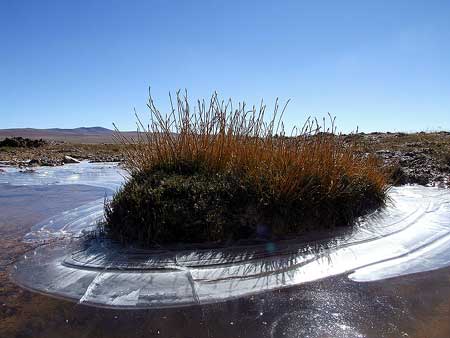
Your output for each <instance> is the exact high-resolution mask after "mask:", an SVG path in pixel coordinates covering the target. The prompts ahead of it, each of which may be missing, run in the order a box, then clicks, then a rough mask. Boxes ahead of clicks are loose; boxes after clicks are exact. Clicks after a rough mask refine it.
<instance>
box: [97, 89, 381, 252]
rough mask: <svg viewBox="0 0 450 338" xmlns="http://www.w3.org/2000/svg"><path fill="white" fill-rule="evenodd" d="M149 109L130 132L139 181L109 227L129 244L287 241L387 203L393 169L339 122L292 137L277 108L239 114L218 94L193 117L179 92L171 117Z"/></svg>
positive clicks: (109, 210)
mask: <svg viewBox="0 0 450 338" xmlns="http://www.w3.org/2000/svg"><path fill="white" fill-rule="evenodd" d="M148 106H149V108H150V112H151V121H150V124H149V126H148V128H145V130H143V131H142V132H141V133H140V134H139V138H138V139H137V140H128V139H125V138H123V137H122V138H121V141H122V142H123V143H126V144H127V147H126V149H127V151H128V153H127V162H126V165H127V169H128V170H129V172H130V174H131V178H130V179H129V181H128V182H127V183H126V184H125V185H124V187H123V188H122V189H121V190H120V191H119V192H118V193H117V194H116V195H115V196H114V198H113V199H112V201H110V202H109V203H107V204H106V206H105V216H106V217H105V224H104V228H105V230H106V231H107V232H108V233H109V234H110V235H111V236H112V237H114V238H117V239H119V240H121V241H123V242H140V243H142V244H146V245H152V244H155V243H202V242H221V241H222V242H223V241H228V240H239V239H243V238H251V237H255V236H264V237H267V236H269V237H272V236H274V237H279V236H285V235H292V234H298V233H301V232H303V231H306V230H313V229H316V228H329V227H335V226H345V225H350V224H352V222H353V221H354V220H355V218H356V217H359V216H361V215H363V214H365V213H367V212H368V211H370V210H373V209H374V208H376V207H379V206H380V205H382V204H383V201H384V199H385V195H386V189H387V184H386V177H385V174H384V173H383V172H382V171H381V170H380V169H379V166H378V163H377V161H376V160H375V159H374V158H372V157H370V156H366V155H364V154H362V153H361V152H360V151H359V148H358V146H357V145H356V144H353V143H348V142H344V141H343V139H342V138H341V137H339V136H338V135H336V133H335V127H334V120H331V122H332V123H331V126H330V127H329V128H326V125H325V124H324V125H322V126H319V124H318V123H317V121H315V120H312V121H311V120H308V121H307V123H306V124H305V125H304V126H303V128H302V129H300V130H298V131H297V132H295V133H293V134H291V135H290V136H289V137H288V136H286V135H285V132H284V127H283V123H282V121H281V118H282V115H283V111H284V109H283V111H282V112H281V114H280V116H279V117H277V115H278V105H276V107H275V112H274V114H273V116H272V118H271V119H270V120H269V121H266V120H265V118H264V112H265V106H261V108H260V109H259V110H256V109H255V108H253V109H251V110H247V109H246V108H245V105H243V104H240V105H239V107H238V108H237V109H235V110H233V109H232V108H231V102H228V103H226V104H225V103H224V102H220V101H219V100H218V98H217V95H214V96H213V97H212V99H211V101H210V102H209V105H207V104H205V103H204V102H199V104H198V107H197V110H195V112H194V113H192V112H191V109H190V106H189V103H188V99H187V97H186V96H185V97H181V96H180V95H178V96H177V109H172V112H171V113H170V114H169V115H166V116H164V115H162V114H161V113H160V112H159V111H158V110H157V109H156V107H155V106H154V104H153V101H152V99H151V98H150V100H149V104H148ZM139 123H140V122H139ZM140 126H141V128H144V127H143V124H142V123H140ZM119 137H121V136H120V134H119Z"/></svg>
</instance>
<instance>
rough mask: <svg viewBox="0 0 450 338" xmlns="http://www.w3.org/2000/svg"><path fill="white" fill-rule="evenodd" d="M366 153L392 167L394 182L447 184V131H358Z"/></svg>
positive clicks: (449, 153) (449, 142)
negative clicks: (410, 132) (373, 155)
mask: <svg viewBox="0 0 450 338" xmlns="http://www.w3.org/2000/svg"><path fill="white" fill-rule="evenodd" d="M355 137H357V138H358V139H359V141H361V142H362V144H363V146H364V148H365V150H366V152H368V153H375V154H376V156H377V157H379V158H380V159H381V160H382V161H383V164H384V165H385V166H386V167H390V168H392V170H393V171H392V179H393V183H394V184H397V185H401V184H408V183H411V184H413V183H415V184H421V185H432V186H439V187H449V184H450V132H438V133H424V132H421V133H414V134H405V133H371V134H357V135H356V136H355Z"/></svg>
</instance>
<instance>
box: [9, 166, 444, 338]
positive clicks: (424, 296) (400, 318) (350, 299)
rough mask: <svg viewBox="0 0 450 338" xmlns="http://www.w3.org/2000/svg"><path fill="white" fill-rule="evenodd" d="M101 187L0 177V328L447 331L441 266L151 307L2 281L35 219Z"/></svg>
mask: <svg viewBox="0 0 450 338" xmlns="http://www.w3.org/2000/svg"><path fill="white" fill-rule="evenodd" d="M24 175H27V174H24ZM63 183H66V182H63ZM105 193H110V190H109V189H108V188H107V187H101V186H97V187H94V186H92V185H89V186H88V185H83V184H72V185H67V184H63V185H55V184H51V185H39V186H37V185H26V186H23V185H19V186H12V185H9V184H0V235H1V236H0V263H1V267H0V337H224V338H228V337H450V269H449V268H444V269H439V270H435V271H428V272H422V273H417V274H411V275H406V276H402V277H395V278H391V279H385V280H380V281H377V282H362V283H361V282H354V281H351V280H349V279H348V278H347V276H346V275H338V276H334V277H329V278H326V279H322V280H319V281H315V282H311V283H305V284H301V285H298V286H295V287H290V288H286V289H283V290H278V291H270V292H266V293H262V294H258V295H255V296H247V297H243V298H239V299H234V300H229V301H226V302H218V303H214V304H208V305H196V306H190V307H182V308H170V309H154V310H118V309H105V308H95V307H90V306H86V305H82V304H78V303H74V302H71V301H67V300H61V299H56V298H53V297H49V296H47V295H42V294H38V293H34V292H30V291H26V290H24V289H22V288H20V287H18V286H17V285H15V284H14V283H12V282H11V281H10V279H9V276H8V271H9V270H10V269H11V267H12V266H13V265H14V262H15V261H16V260H17V259H19V258H20V257H22V256H23V255H24V254H26V253H27V252H32V251H31V250H32V249H33V248H34V247H36V246H37V245H39V244H37V243H28V244H26V243H24V242H23V241H22V239H23V237H24V235H25V234H26V233H28V232H29V231H30V229H31V228H32V227H33V226H34V225H35V224H38V223H39V222H41V221H43V220H44V219H46V218H48V217H51V216H53V215H57V214H58V213H60V212H61V211H64V210H68V209H72V208H75V207H77V206H81V205H84V204H86V203H87V202H89V201H94V200H97V199H99V198H103V197H104V196H105ZM38 268H39V267H38V266H37V267H36V269H38Z"/></svg>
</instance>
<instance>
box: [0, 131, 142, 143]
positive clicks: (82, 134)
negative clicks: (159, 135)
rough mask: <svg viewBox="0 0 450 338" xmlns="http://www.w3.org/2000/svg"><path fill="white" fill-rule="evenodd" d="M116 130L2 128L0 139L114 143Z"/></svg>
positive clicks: (130, 133) (129, 134) (134, 133)
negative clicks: (14, 137)
mask: <svg viewBox="0 0 450 338" xmlns="http://www.w3.org/2000/svg"><path fill="white" fill-rule="evenodd" d="M124 134H126V135H127V136H129V137H130V136H131V137H132V136H135V135H136V132H124ZM113 135H114V131H113V130H111V129H107V128H103V127H80V128H74V129H61V128H49V129H35V128H14V129H0V140H2V139H4V138H6V137H13V136H21V137H26V138H31V139H40V138H42V139H44V140H54V141H64V142H71V143H113V142H114V139H113Z"/></svg>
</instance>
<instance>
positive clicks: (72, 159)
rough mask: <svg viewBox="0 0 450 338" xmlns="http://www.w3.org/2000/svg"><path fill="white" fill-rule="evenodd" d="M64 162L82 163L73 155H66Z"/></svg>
mask: <svg viewBox="0 0 450 338" xmlns="http://www.w3.org/2000/svg"><path fill="white" fill-rule="evenodd" d="M63 163H80V161H78V160H77V159H76V158H73V157H71V156H67V155H66V156H64V160H63Z"/></svg>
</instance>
